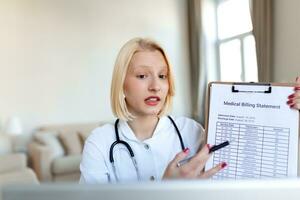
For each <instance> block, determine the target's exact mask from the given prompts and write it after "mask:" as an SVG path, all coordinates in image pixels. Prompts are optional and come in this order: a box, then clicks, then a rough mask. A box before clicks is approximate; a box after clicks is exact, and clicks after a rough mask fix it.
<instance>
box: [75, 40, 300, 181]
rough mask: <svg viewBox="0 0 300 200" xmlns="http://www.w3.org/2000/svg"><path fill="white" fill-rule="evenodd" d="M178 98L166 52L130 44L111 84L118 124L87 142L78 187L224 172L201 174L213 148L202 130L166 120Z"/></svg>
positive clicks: (181, 119)
mask: <svg viewBox="0 0 300 200" xmlns="http://www.w3.org/2000/svg"><path fill="white" fill-rule="evenodd" d="M174 93H175V88H174V77H173V72H172V67H171V65H170V62H169V59H168V58H167V55H166V53H165V51H164V50H163V48H162V47H161V46H160V45H159V44H158V43H156V42H155V41H153V40H149V39H143V38H134V39H132V40H130V41H128V42H127V43H126V44H125V45H124V46H123V47H122V49H121V50H120V52H119V55H118V57H117V60H116V63H115V68H114V72H113V77H112V84H111V106H112V111H113V113H114V114H115V116H116V117H117V118H118V119H117V120H116V122H115V123H114V124H106V125H104V126H102V127H99V128H97V129H95V130H94V131H93V132H92V134H91V135H90V136H89V137H88V139H87V141H86V142H85V146H84V150H83V157H82V161H81V164H80V170H81V178H80V182H81V183H103V182H123V181H137V180H138V181H147V180H161V179H174V178H179V179H184V178H188V179H198V178H208V177H211V176H212V175H214V174H216V173H217V172H218V171H220V170H222V169H223V168H224V167H226V165H227V164H226V163H225V162H221V163H219V164H218V165H217V166H215V167H214V168H212V169H208V170H206V171H205V172H204V171H203V168H204V166H205V163H206V161H207V160H208V159H209V157H210V156H211V154H210V153H209V149H210V146H209V145H208V144H206V145H204V144H203V142H204V141H203V140H202V138H203V137H202V136H203V134H204V130H203V128H202V126H201V125H200V124H198V123H197V122H196V121H194V120H192V119H189V118H186V117H173V116H172V117H171V116H168V115H167V114H168V112H169V110H170V107H171V104H172V99H173V96H174ZM299 97H300V95H299V93H295V94H294V96H293V100H291V101H293V105H294V106H295V107H297V108H299V107H300V106H299ZM296 103H298V105H297V104H296ZM200 147H201V148H200ZM199 148H200V150H199ZM191 156H193V158H192V159H191V160H189V161H188V162H187V163H185V164H182V165H180V166H179V165H178V163H179V161H181V160H183V159H185V158H187V157H191Z"/></svg>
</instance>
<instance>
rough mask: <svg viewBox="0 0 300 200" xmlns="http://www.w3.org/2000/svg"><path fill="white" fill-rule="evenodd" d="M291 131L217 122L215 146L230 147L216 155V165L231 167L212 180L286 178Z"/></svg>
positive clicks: (214, 161) (214, 157) (214, 163)
mask: <svg viewBox="0 0 300 200" xmlns="http://www.w3.org/2000/svg"><path fill="white" fill-rule="evenodd" d="M289 134H290V131H289V129H288V128H283V127H270V126H259V125H249V124H239V123H228V122H217V124H216V138H215V144H219V143H221V142H224V141H226V140H228V141H229V142H230V145H229V146H227V147H225V148H223V149H220V150H218V151H216V152H214V155H213V165H214V166H215V165H217V164H218V163H220V162H223V161H224V162H227V164H228V166H227V167H226V168H225V169H224V170H222V171H220V172H219V173H217V174H216V175H215V176H214V177H213V179H228V178H229V179H241V178H263V177H286V176H287V169H288V149H289Z"/></svg>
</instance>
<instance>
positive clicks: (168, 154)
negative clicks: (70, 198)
mask: <svg viewBox="0 0 300 200" xmlns="http://www.w3.org/2000/svg"><path fill="white" fill-rule="evenodd" d="M172 118H173V119H174V121H175V123H176V125H177V127H178V129H179V131H180V133H181V136H182V139H183V142H184V145H185V147H188V148H189V149H190V154H189V155H190V156H192V155H194V154H195V153H196V151H198V149H199V146H200V144H201V142H202V140H203V137H202V136H203V135H204V130H203V128H202V126H201V125H200V124H199V123H197V122H196V121H194V120H192V119H189V118H186V117H172ZM118 130H119V135H120V139H121V140H124V141H126V142H128V144H129V145H130V146H131V148H132V150H133V152H134V154H135V157H136V160H137V165H138V169H139V172H140V175H141V180H143V181H145V180H160V179H161V178H162V176H163V173H164V171H165V169H166V167H167V165H168V164H169V162H170V161H171V160H172V159H173V158H174V157H175V155H176V154H177V153H178V152H180V151H181V150H182V149H181V145H180V140H179V138H178V135H177V133H176V130H175V128H174V126H173V124H172V123H171V121H170V120H169V119H168V118H167V117H166V116H164V117H161V119H160V120H159V122H158V124H157V126H156V128H155V130H154V133H153V136H152V137H151V138H149V139H147V140H144V141H139V140H138V139H137V138H136V136H135V134H134V133H133V131H132V130H131V128H130V127H129V126H128V124H127V122H125V121H122V120H120V122H119V126H118ZM115 141H116V135H115V130H114V124H106V125H104V126H102V127H98V128H96V129H95V130H94V131H93V132H92V133H91V135H90V136H89V137H88V138H87V140H86V142H85V145H84V149H83V155H82V160H81V163H80V171H81V177H80V183H103V182H108V179H109V178H110V180H111V181H112V182H115V181H116V179H115V176H114V173H113V169H112V165H111V163H110V161H109V149H110V146H111V144H112V143H113V142H115ZM113 155H114V160H115V165H116V172H117V176H118V178H119V180H120V181H121V182H124V181H137V179H138V178H137V173H136V170H135V168H134V165H133V164H132V160H131V158H130V156H129V153H128V151H127V149H126V148H125V146H124V145H121V144H118V145H117V146H115V148H114V154H113Z"/></svg>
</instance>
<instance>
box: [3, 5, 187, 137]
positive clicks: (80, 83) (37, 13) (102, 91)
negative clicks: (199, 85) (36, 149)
mask: <svg viewBox="0 0 300 200" xmlns="http://www.w3.org/2000/svg"><path fill="white" fill-rule="evenodd" d="M187 30H188V29H187V5H186V2H185V1H182V0H163V1H161V0H151V1H147V0H0V122H1V123H0V124H2V127H3V124H4V123H5V121H6V120H7V119H8V118H9V117H11V116H18V117H19V118H20V119H21V120H22V122H23V125H24V129H25V132H26V133H27V134H29V133H30V132H31V131H32V129H33V128H35V127H37V126H39V125H42V124H58V123H59V124H60V123H74V122H91V121H101V120H110V119H113V115H112V113H111V109H110V100H109V96H110V95H109V92H110V91H109V90H110V81H111V75H112V69H113V64H114V60H115V58H116V55H117V52H118V50H119V48H120V47H121V46H122V45H123V44H124V43H125V42H126V41H127V40H129V39H130V38H132V37H135V36H149V37H152V38H155V39H156V40H158V41H159V42H161V43H162V44H163V46H164V47H165V49H166V51H167V52H168V53H169V56H170V59H171V62H172V64H173V65H174V68H175V69H174V70H175V75H176V86H177V91H176V92H177V94H176V98H175V102H174V109H173V113H174V114H176V115H187V116H189V115H191V106H190V89H189V88H190V81H189V78H190V75H189V73H190V72H189V60H188V54H189V52H188V35H187V34H188V32H187Z"/></svg>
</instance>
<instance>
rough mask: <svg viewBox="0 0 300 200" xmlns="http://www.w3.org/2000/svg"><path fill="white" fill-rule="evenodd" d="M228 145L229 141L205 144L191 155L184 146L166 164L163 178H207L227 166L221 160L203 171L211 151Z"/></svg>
mask: <svg viewBox="0 0 300 200" xmlns="http://www.w3.org/2000/svg"><path fill="white" fill-rule="evenodd" d="M227 145H229V142H228V141H226V142H223V143H221V144H219V145H214V146H212V147H211V146H210V145H209V144H206V145H205V146H204V147H203V148H202V149H201V150H200V151H199V152H197V153H196V154H195V155H194V156H193V157H189V158H188V155H189V153H190V150H189V149H188V148H186V149H185V150H184V151H182V152H180V153H178V154H177V155H176V156H175V158H174V159H173V160H172V161H171V162H170V163H169V165H168V166H167V168H166V170H165V172H164V175H163V179H172V178H180V179H183V178H188V179H191V178H194V179H195V178H196V179H197V178H199V179H201V178H209V177H211V176H213V175H215V174H216V173H217V172H219V171H220V170H222V169H223V168H225V167H226V166H227V163H225V162H221V163H219V164H218V165H216V166H215V167H213V168H211V169H209V170H207V171H204V170H203V169H204V167H205V164H206V162H207V160H208V159H209V158H210V157H211V155H212V152H214V151H216V150H218V149H220V148H223V147H225V146H227Z"/></svg>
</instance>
